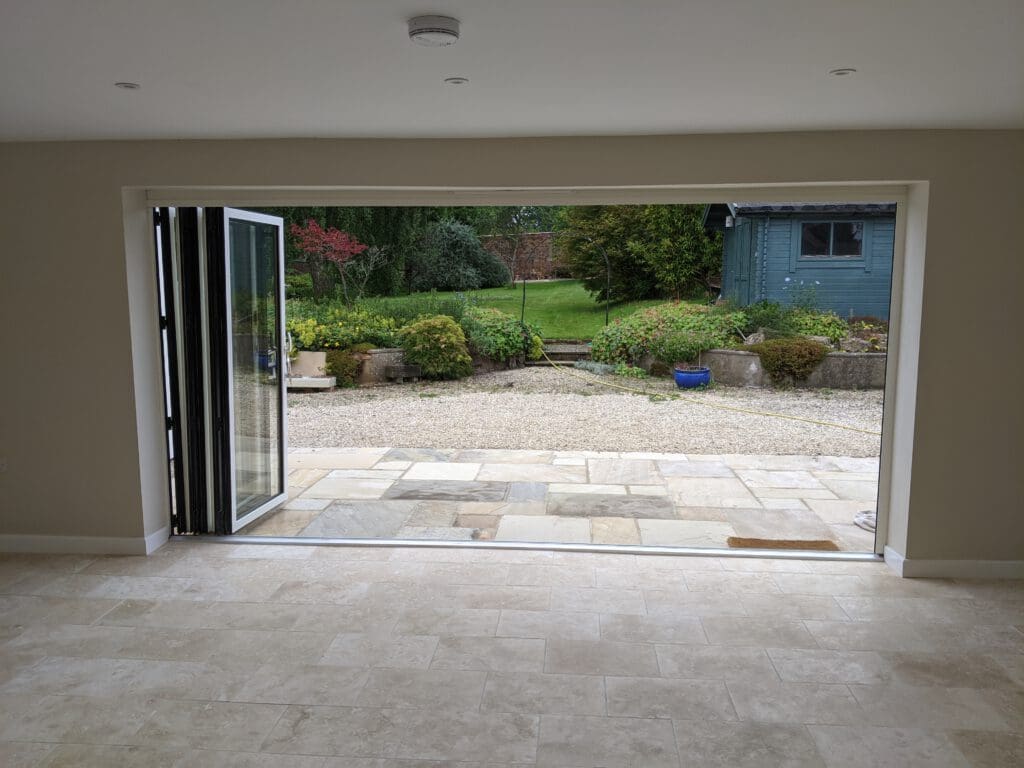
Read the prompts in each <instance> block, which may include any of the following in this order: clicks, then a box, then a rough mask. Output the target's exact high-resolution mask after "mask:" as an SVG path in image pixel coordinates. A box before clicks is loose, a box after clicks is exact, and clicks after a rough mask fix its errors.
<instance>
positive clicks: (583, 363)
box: [572, 360, 615, 376]
mask: <svg viewBox="0 0 1024 768" xmlns="http://www.w3.org/2000/svg"><path fill="white" fill-rule="evenodd" d="M572 366H573V368H579V369H580V370H581V371H587V372H588V373H594V374H597V375H598V376H604V375H606V374H609V373H615V366H614V365H608V364H607V363H595V362H594V361H593V360H577V361H576V362H575V363H573V364H572Z"/></svg>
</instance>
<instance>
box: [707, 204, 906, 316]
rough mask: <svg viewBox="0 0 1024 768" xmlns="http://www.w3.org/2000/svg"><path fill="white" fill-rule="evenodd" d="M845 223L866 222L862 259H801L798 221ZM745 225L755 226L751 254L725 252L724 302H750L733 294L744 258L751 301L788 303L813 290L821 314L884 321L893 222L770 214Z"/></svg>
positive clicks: (736, 251) (734, 248)
mask: <svg viewBox="0 0 1024 768" xmlns="http://www.w3.org/2000/svg"><path fill="white" fill-rule="evenodd" d="M844 220H846V221H849V220H856V221H864V222H865V236H864V256H863V258H861V259H834V260H832V259H828V260H826V259H813V260H812V259H801V258H799V253H798V251H799V244H800V223H801V222H805V221H844ZM749 221H750V222H751V224H752V226H753V233H752V236H751V238H750V249H751V252H750V253H749V254H746V253H743V252H741V251H742V250H745V249H740V248H738V247H733V248H731V249H730V248H728V247H727V249H726V251H727V252H726V253H725V254H724V261H723V269H722V291H723V294H724V295H725V296H726V297H728V298H732V299H734V300H737V301H738V302H739V303H740V304H741V305H742V304H746V303H748V302H746V301H744V300H743V298H744V297H743V296H741V295H738V294H737V292H736V289H735V280H734V278H735V275H736V273H737V264H738V263H739V262H740V260H741V259H743V258H745V257H747V258H750V259H751V262H752V265H751V266H752V269H751V281H752V290H751V292H750V296H751V298H750V300H751V301H757V300H759V299H768V300H770V301H777V302H780V303H782V304H789V303H791V302H792V301H793V299H794V298H795V296H796V295H798V294H799V292H800V291H801V290H806V289H808V288H812V289H813V290H814V295H815V298H816V301H817V305H818V307H819V308H820V309H831V310H833V311H834V312H836V313H837V314H839V315H840V316H842V317H849V316H850V315H873V316H875V317H881V318H885V319H888V317H889V295H890V288H891V285H892V259H893V246H894V243H895V234H896V219H895V217H860V216H857V217H848V216H829V215H813V216H778V215H772V216H759V217H753V218H751V219H749ZM734 245H738V243H734Z"/></svg>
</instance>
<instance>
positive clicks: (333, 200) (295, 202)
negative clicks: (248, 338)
mask: <svg viewBox="0 0 1024 768" xmlns="http://www.w3.org/2000/svg"><path fill="white" fill-rule="evenodd" d="M927 188H928V184H927V182H923V181H875V182H850V183H844V182H817V183H793V184H725V185H680V186H667V185H657V186H628V187H504V188H497V187H365V186H361V187H353V186H348V187H346V186H337V187H273V186H269V187H268V186H259V187H149V188H145V189H144V190H141V191H142V192H143V194H144V199H145V205H146V206H148V207H157V206H171V205H177V206H186V205H188V206H203V207H209V206H223V207H238V206H248V207H269V206H308V205H330V206H386V205H408V206H412V205H416V206H428V205H517V204H518V205H527V204H529V205H602V204H603V205H614V204H645V203H646V204H650V203H727V202H735V201H737V200H742V201H744V202H762V203H782V202H794V201H800V202H864V203H882V202H895V203H896V236H895V242H894V248H893V268H892V288H891V299H890V313H889V329H890V332H889V339H888V357H887V365H886V381H885V390H884V393H885V408H884V411H883V420H882V436H881V456H880V462H879V484H878V507H877V509H878V515H877V529H876V530H877V533H876V536H875V554H878V555H881V554H882V553H883V552H884V551H885V546H886V543H887V534H888V530H889V521H890V519H891V517H892V515H893V513H894V511H895V512H896V513H897V514H898V519H899V520H900V521H901V524H905V523H906V521H907V520H908V517H909V508H908V507H909V496H908V494H907V493H906V492H905V491H906V489H908V488H909V484H910V470H911V468H910V466H909V462H908V463H907V465H905V466H901V467H900V468H899V470H900V472H899V476H900V483H899V486H900V487H899V489H896V488H894V469H895V467H894V461H895V458H896V457H895V455H894V450H893V447H894V443H895V442H896V441H897V440H899V442H900V443H901V445H902V446H904V447H907V446H910V447H912V446H913V439H914V435H913V428H914V411H915V408H916V390H915V389H914V387H913V380H914V379H916V372H917V353H918V346H919V335H920V327H921V316H920V307H921V297H922V296H923V287H924V285H923V273H924V269H923V267H924V265H923V259H924V250H923V247H918V246H920V245H923V243H920V244H919V243H916V242H915V243H914V244H913V245H914V246H915V247H914V248H913V255H914V258H915V265H914V267H915V268H914V269H913V270H912V272H911V273H908V271H907V269H906V266H907V265H906V259H907V255H908V247H907V246H908V241H907V237H908V226H907V222H908V219H907V216H908V207H909V202H910V198H911V195H912V194H914V195H917V196H920V195H922V194H923V195H924V196H925V198H926V197H927ZM925 202H926V200H925ZM924 215H925V217H926V213H925V214H924ZM922 223H923V220H922V221H918V222H917V224H918V225H919V226H920V225H921V224H922ZM150 247H152V244H151V243H150ZM152 262H153V263H155V259H153V260H152ZM908 277H912V278H913V279H909V280H908V279H907V278H908ZM154 280H155V277H154ZM905 308H909V309H911V310H913V311H914V312H915V316H914V317H909V316H906V315H905V313H904V309H905ZM905 329H910V330H911V331H912V332H913V333H915V334H916V336H915V337H913V338H908V339H902V338H901V336H902V335H903V334H902V331H903V330H905ZM904 352H906V354H904ZM907 377H909V378H911V379H912V380H911V384H910V385H909V386H907V387H903V388H902V389H901V392H900V397H899V398H897V396H896V395H897V384H898V383H899V382H900V380H901V379H902V378H907ZM897 491H898V492H897ZM475 544H477V545H478V546H481V547H486V546H487V545H488V542H478V543H477V542H475ZM716 554H718V553H717V552H716Z"/></svg>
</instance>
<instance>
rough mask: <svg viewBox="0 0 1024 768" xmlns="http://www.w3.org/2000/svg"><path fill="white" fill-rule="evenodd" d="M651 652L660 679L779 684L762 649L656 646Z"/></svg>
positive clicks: (717, 646)
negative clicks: (656, 659)
mask: <svg viewBox="0 0 1024 768" xmlns="http://www.w3.org/2000/svg"><path fill="white" fill-rule="evenodd" d="M655 652H656V654H657V657H658V668H659V669H660V670H661V675H662V677H682V678H687V679H692V680H725V681H736V682H745V683H750V682H751V681H757V682H764V683H769V684H773V683H777V682H778V681H779V676H778V674H776V672H775V667H774V666H772V662H771V659H769V658H768V654H767V653H765V651H764V649H763V648H745V647H742V646H740V647H736V646H722V645H662V644H659V645H657V646H655ZM744 719H746V718H744Z"/></svg>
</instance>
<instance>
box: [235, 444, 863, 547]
mask: <svg viewBox="0 0 1024 768" xmlns="http://www.w3.org/2000/svg"><path fill="white" fill-rule="evenodd" d="M289 458H290V464H289V469H290V472H289V474H288V496H289V501H288V502H287V503H286V504H285V505H284V506H283V507H282V508H281V509H279V510H277V511H275V512H272V513H270V514H269V515H268V516H266V517H264V518H262V519H261V520H258V521H256V522H255V523H253V524H252V525H251V526H249V527H248V528H247V529H246V530H245V531H243V532H244V533H248V534H253V535H267V536H325V537H331V536H344V537H371V538H390V537H401V538H424V539H435V540H437V539H440V540H470V539H475V540H482V541H487V540H495V539H496V540H500V541H517V540H519V541H541V542H542V541H559V542H563V541H570V542H579V543H595V544H648V545H657V546H688V547H690V546H704V547H726V546H728V544H727V539H728V538H729V537H730V536H740V537H744V538H759V539H773V538H774V539H795V540H801V539H802V540H832V541H834V542H835V543H836V544H837V545H838V546H839V548H840V549H842V550H847V551H870V550H871V549H872V548H873V546H874V536H873V534H871V533H870V532H868V531H864V530H862V529H860V528H858V527H856V526H855V525H853V517H854V515H855V514H856V513H858V512H861V511H864V510H873V509H874V508H875V497H876V496H877V482H878V481H877V478H878V474H877V473H878V462H877V459H870V458H868V459H865V458H848V457H842V456H802V455H782V456H764V455H745V454H724V455H718V454H684V453H651V452H638V451H633V452H622V453H619V452H613V451H547V450H522V451H518V450H505V449H490V448H479V449H462V450H458V449H444V450H441V449H433V448H386V447H376V448H342V449H319V448H317V449H296V450H294V451H292V452H291V453H290V456H289Z"/></svg>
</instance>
